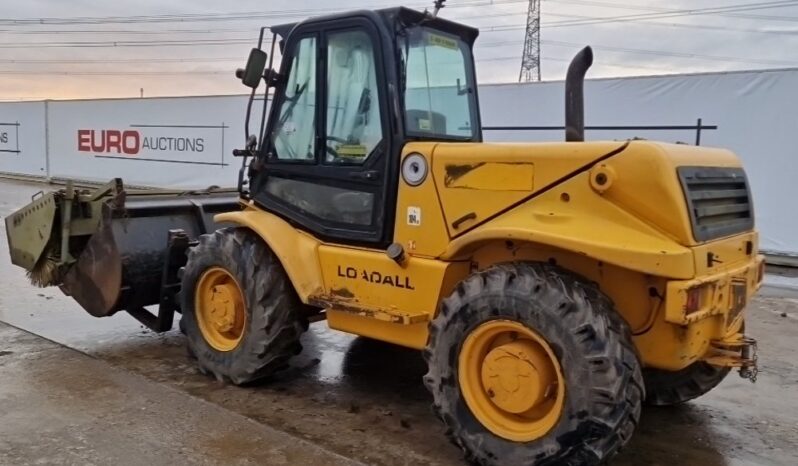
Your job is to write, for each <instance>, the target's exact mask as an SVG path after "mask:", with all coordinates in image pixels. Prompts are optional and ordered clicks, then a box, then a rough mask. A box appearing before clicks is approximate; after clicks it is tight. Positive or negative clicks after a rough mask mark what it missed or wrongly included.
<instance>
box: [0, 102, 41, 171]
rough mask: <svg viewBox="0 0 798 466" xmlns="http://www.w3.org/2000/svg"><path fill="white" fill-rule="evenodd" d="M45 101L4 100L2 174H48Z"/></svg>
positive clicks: (1, 113)
mask: <svg viewBox="0 0 798 466" xmlns="http://www.w3.org/2000/svg"><path fill="white" fill-rule="evenodd" d="M44 114H45V103H44V102H7V103H6V102H4V103H0V173H11V174H14V175H25V176H37V177H45V176H47V150H46V141H45V136H44V134H45V130H44V120H45V118H44Z"/></svg>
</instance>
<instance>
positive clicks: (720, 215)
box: [678, 167, 754, 241]
mask: <svg viewBox="0 0 798 466" xmlns="http://www.w3.org/2000/svg"><path fill="white" fill-rule="evenodd" d="M678 173H679V179H680V180H681V182H682V189H683V190H684V196H685V198H686V200H687V208H688V210H689V211H690V221H691V222H692V227H693V237H694V238H695V240H696V241H709V240H713V239H716V238H721V237H724V236H729V235H733V234H736V233H741V232H744V231H749V230H751V229H753V228H754V206H753V203H752V201H751V191H750V189H749V188H748V180H747V178H746V176H745V172H744V171H743V169H742V168H726V167H680V168H679V169H678Z"/></svg>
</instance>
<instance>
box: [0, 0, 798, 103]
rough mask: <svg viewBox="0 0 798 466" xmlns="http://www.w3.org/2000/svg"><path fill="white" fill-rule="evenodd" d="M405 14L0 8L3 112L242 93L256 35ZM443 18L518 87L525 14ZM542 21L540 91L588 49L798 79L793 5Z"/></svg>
mask: <svg viewBox="0 0 798 466" xmlns="http://www.w3.org/2000/svg"><path fill="white" fill-rule="evenodd" d="M427 3H429V4H431V3H432V2H431V1H430V2H427V1H425V0H407V1H406V2H405V3H404V4H405V5H406V6H411V7H415V8H419V9H420V8H423V5H426V4H427ZM398 4H399V3H397V2H396V1H395V0H393V1H391V0H369V1H366V0H340V2H333V1H329V0H328V1H324V0H268V1H267V0H238V1H236V2H219V1H218V0H170V1H168V2H167V1H164V0H116V1H113V2H110V1H100V0H95V1H92V0H27V1H24V2H23V1H11V0H5V1H3V6H2V8H1V9H0V12H2V13H0V14H2V18H0V35H2V40H0V99H2V100H20V99H22V100H31V99H63V98H93V97H131V96H135V97H138V96H139V92H140V89H141V88H143V89H144V95H145V96H163V95H202V94H235V93H242V92H243V91H244V88H243V87H242V86H241V84H240V83H239V82H238V81H237V80H236V79H235V78H234V76H233V71H234V70H235V68H236V67H239V66H242V65H243V63H244V61H245V59H246V55H247V53H248V51H249V48H251V47H252V46H253V44H254V43H255V39H256V37H257V32H258V28H259V27H260V26H265V25H270V24H280V23H284V22H294V21H298V20H301V19H303V18H305V17H308V16H315V15H318V14H320V13H329V12H331V11H336V10H348V9H354V8H380V7H387V6H396V5H398ZM447 5H448V6H447V7H446V8H445V9H444V10H443V11H442V12H441V16H443V17H446V18H449V19H452V20H456V21H460V22H463V23H466V24H469V25H472V26H476V27H479V28H480V29H481V30H482V32H481V34H480V37H479V39H478V40H477V45H476V49H475V55H476V59H477V75H478V78H479V80H480V81H481V82H483V83H484V82H514V81H517V80H518V74H519V69H520V62H521V52H522V49H523V40H524V28H525V23H526V11H527V5H528V3H527V1H525V0H493V1H491V0H449V1H448V2H447ZM541 8H542V30H541V37H542V45H541V48H542V70H543V79H544V80H555V79H561V78H562V77H563V75H564V73H565V68H566V67H567V62H568V60H569V59H570V57H571V56H572V55H573V54H574V53H576V52H577V51H578V49H579V48H581V47H582V46H584V45H586V44H590V45H593V46H594V49H595V54H596V58H595V65H594V68H593V69H592V70H591V72H590V76H592V77H606V76H629V75H648V74H667V73H683V72H704V71H722V70H737V69H754V68H786V67H798V0H796V1H787V0H784V1H767V0H671V1H668V2H663V1H661V0H660V1H656V0H543V1H542V6H541ZM686 10H691V11H686ZM688 13H689V14H688ZM164 15H168V16H164ZM197 15H199V16H197ZM203 15H205V16H203ZM208 15H210V16H208Z"/></svg>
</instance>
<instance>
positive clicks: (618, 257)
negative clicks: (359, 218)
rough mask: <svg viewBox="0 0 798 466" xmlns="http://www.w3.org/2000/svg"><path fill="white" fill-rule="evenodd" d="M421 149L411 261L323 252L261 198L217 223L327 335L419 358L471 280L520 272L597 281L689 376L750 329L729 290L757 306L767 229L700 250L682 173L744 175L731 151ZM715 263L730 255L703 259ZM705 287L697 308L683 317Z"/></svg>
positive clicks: (616, 146)
mask: <svg viewBox="0 0 798 466" xmlns="http://www.w3.org/2000/svg"><path fill="white" fill-rule="evenodd" d="M411 153H416V154H421V155H422V156H423V157H424V158H425V159H426V161H427V163H428V165H429V176H427V178H426V179H425V180H424V182H423V183H421V184H420V185H419V186H409V185H407V184H405V183H404V182H402V181H400V182H399V188H398V197H397V203H396V221H395V230H394V235H393V241H394V242H396V243H399V244H401V245H402V246H403V248H404V251H405V257H406V259H405V260H404V261H401V263H397V262H395V261H393V260H392V259H390V258H389V257H388V256H387V255H386V253H385V251H384V250H381V249H368V248H360V247H353V246H342V245H338V244H331V243H325V242H323V241H321V240H319V239H317V238H315V237H314V236H313V235H311V234H310V233H307V232H304V231H301V230H298V229H296V228H294V227H293V226H291V225H290V224H289V223H288V222H286V221H285V220H283V219H282V218H280V217H278V216H276V215H274V214H271V213H269V212H266V211H263V210H261V209H260V208H258V207H257V206H255V204H254V203H252V202H250V203H249V204H247V205H246V206H245V209H244V210H243V211H241V212H231V213H225V214H220V215H218V216H217V217H216V221H217V222H229V223H235V224H239V225H243V226H247V227H249V228H251V229H252V230H254V231H255V232H256V233H257V234H259V235H260V236H261V237H262V238H263V239H264V241H266V243H268V245H269V247H270V248H271V249H272V250H273V251H274V252H275V253H276V254H277V256H278V257H279V259H280V261H281V262H282V264H283V266H284V267H285V269H286V272H287V274H288V276H289V278H290V279H291V282H292V283H293V284H294V287H295V288H296V290H297V293H298V294H299V296H300V298H301V299H302V301H303V302H305V303H308V304H312V305H316V306H319V307H322V308H324V309H326V310H327V311H326V314H327V320H328V323H329V325H330V327H332V328H336V329H339V330H343V331H347V332H351V333H355V334H359V335H364V336H368V337H372V338H376V339H380V340H384V341H388V342H392V343H396V344H400V345H404V346H408V347H411V348H423V347H424V346H425V345H426V341H427V336H428V335H427V328H428V323H429V321H430V320H432V319H433V318H434V317H435V313H436V311H437V309H438V305H439V303H440V301H441V299H443V298H444V297H446V296H447V295H449V294H450V293H451V291H452V289H453V287H454V286H455V285H456V284H457V283H458V282H459V281H460V280H462V279H464V278H465V277H466V276H467V275H468V274H470V273H472V272H473V271H475V270H481V269H485V268H487V267H490V266H491V265H493V264H497V263H502V262H509V261H545V262H551V263H556V264H558V265H560V266H561V267H564V268H566V269H569V270H571V271H573V272H575V273H578V274H580V275H582V276H584V277H586V278H587V279H589V280H591V281H594V282H596V283H597V284H598V285H599V287H600V288H601V289H602V291H603V292H604V293H606V294H607V295H608V296H609V297H610V298H612V300H613V301H614V303H615V306H616V308H617V310H618V311H619V312H620V313H621V315H622V316H623V317H624V318H625V319H626V321H627V322H628V323H629V325H630V326H631V328H632V331H633V333H634V338H635V342H636V344H637V347H638V350H639V353H640V356H641V360H642V362H643V364H644V365H647V366H651V367H657V368H661V369H667V370H678V369H681V368H683V367H686V366H687V365H689V364H690V363H692V362H694V361H696V360H699V359H705V358H709V354H710V353H711V349H712V348H713V345H715V342H717V341H721V340H728V339H729V338H732V337H733V335H735V334H736V333H737V332H738V331H739V329H740V327H741V325H742V319H741V318H739V316H741V313H740V306H739V304H740V302H739V301H740V299H741V298H740V296H739V293H737V294H736V295H734V296H732V295H733V294H734V293H732V291H733V288H734V286H735V284H737V285H740V284H741V283H745V284H746V286H745V287H744V288H739V289H744V290H745V296H743V297H742V299H743V301H747V300H748V298H749V297H750V295H752V294H753V293H754V292H755V291H756V290H757V288H758V287H759V283H760V280H761V270H760V267H761V258H760V257H759V256H758V255H757V249H756V245H757V235H756V232H753V231H752V232H748V233H743V234H739V235H735V236H731V237H727V238H724V239H720V240H715V241H712V242H707V243H699V242H696V241H695V240H694V239H693V235H692V231H691V224H690V219H689V213H688V211H687V207H686V203H685V198H684V194H683V191H682V187H681V185H680V182H679V179H678V177H677V175H676V169H677V167H680V166H720V167H737V166H739V160H738V159H737V157H735V156H734V155H733V154H732V153H731V152H729V151H726V150H721V149H707V148H695V147H692V146H686V145H672V144H661V143H653V142H645V141H633V142H595V143H573V144H562V143H550V144H549V143H541V144H475V143H429V142H427V143H411V144H408V145H407V146H406V147H405V149H404V151H403V157H406V156H407V155H409V154H411ZM411 212H412V213H413V214H414V220H413V221H410V219H409V216H410V215H411ZM419 214H420V215H419ZM710 252H711V253H712V254H713V255H714V257H718V258H719V259H722V260H720V261H718V262H717V263H714V264H707V261H706V257H707V253H710ZM696 287H701V288H702V291H701V292H700V296H701V300H702V301H701V308H700V309H698V310H697V311H694V312H690V313H689V314H688V313H687V312H686V311H685V309H686V305H687V299H688V296H687V295H688V290H691V289H693V288H696ZM735 289H738V288H735ZM735 300H736V301H735Z"/></svg>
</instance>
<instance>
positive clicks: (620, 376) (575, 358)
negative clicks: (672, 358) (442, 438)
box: [424, 263, 644, 466]
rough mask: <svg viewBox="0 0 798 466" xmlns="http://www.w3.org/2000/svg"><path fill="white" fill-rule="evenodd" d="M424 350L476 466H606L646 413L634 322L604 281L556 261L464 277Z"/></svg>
mask: <svg viewBox="0 0 798 466" xmlns="http://www.w3.org/2000/svg"><path fill="white" fill-rule="evenodd" d="M424 355H425V359H426V361H427V364H428V367H429V372H428V373H427V375H426V376H425V377H424V383H425V385H426V386H427V388H428V389H429V390H430V392H431V393H432V396H433V400H434V409H435V412H436V413H437V414H438V416H439V417H440V418H441V419H442V420H443V422H444V423H445V424H446V426H447V428H448V429H447V434H448V436H449V437H450V439H451V440H452V441H453V442H454V443H455V444H456V445H458V446H460V447H461V448H462V449H463V450H464V452H465V455H466V458H467V459H468V460H469V461H471V462H474V463H477V464H483V465H497V466H498V465H510V464H512V465H532V464H547V465H552V464H566V465H592V464H600V463H602V462H604V461H606V460H607V459H608V458H610V457H611V456H613V455H614V454H616V453H617V452H618V451H619V450H620V449H621V447H623V446H624V445H625V444H626V442H627V441H628V440H629V438H630V437H631V435H632V432H633V431H634V429H635V426H636V425H637V422H638V420H639V417H640V409H641V403H642V399H643V397H644V388H643V380H642V376H641V371H640V363H639V361H638V358H637V354H636V351H635V348H634V346H633V343H632V339H631V332H630V330H629V327H628V326H627V325H626V322H625V321H623V319H621V317H620V316H619V315H618V314H617V312H616V311H615V310H614V309H613V306H612V303H611V302H610V300H609V299H608V298H607V297H606V296H605V295H603V294H602V293H601V292H600V291H599V290H598V289H597V288H596V287H595V286H594V285H592V284H589V283H587V282H586V281H585V280H583V279H582V278H580V277H577V276H575V275H573V274H571V273H569V272H567V271H565V270H563V269H561V268H558V267H555V266H550V265H546V264H538V263H529V264H527V263H515V264H505V265H498V266H494V267H491V268H489V269H487V270H484V271H481V272H477V273H475V274H473V275H471V276H470V277H468V278H467V279H465V280H464V281H463V282H461V283H460V284H459V285H458V286H457V288H456V290H455V291H454V292H453V293H452V295H451V296H449V297H448V298H446V299H445V300H444V301H443V303H442V305H441V309H440V312H439V314H438V316H437V317H436V318H435V319H434V321H433V322H432V324H431V326H430V337H429V341H428V344H427V349H426V351H425V353H424ZM530 382H533V383H531V384H530ZM530 387H531V388H530ZM552 413H553V414H552Z"/></svg>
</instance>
